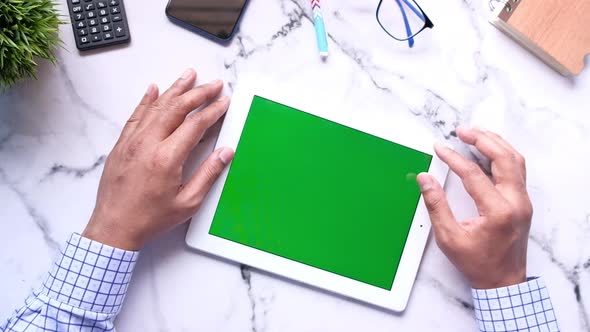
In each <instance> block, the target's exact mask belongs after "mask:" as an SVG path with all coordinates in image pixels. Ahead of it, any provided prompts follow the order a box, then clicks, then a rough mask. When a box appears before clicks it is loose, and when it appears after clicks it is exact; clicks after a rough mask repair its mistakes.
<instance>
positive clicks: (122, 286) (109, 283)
mask: <svg viewBox="0 0 590 332" xmlns="http://www.w3.org/2000/svg"><path fill="white" fill-rule="evenodd" d="M138 256H139V252H137V251H127V250H122V249H117V248H113V247H110V246H107V245H105V244H102V243H100V242H96V241H92V240H90V239H87V238H85V237H82V236H80V234H77V233H74V234H72V235H71V236H70V239H69V240H68V241H67V243H66V246H65V248H64V249H63V250H62V251H61V254H60V255H59V257H58V258H57V260H56V261H55V263H54V264H53V266H52V268H51V270H50V271H49V276H48V277H47V279H46V280H45V282H44V283H43V288H42V290H41V293H42V294H44V295H46V296H48V297H49V298H52V299H55V300H57V301H59V302H62V303H66V304H69V305H71V306H73V307H77V308H81V309H83V310H90V311H94V312H100V313H106V314H117V313H118V312H119V310H120V309H121V304H122V303H123V299H124V298H125V294H126V292H127V287H128V286H129V281H130V279H131V274H132V273H133V269H134V268H135V262H136V261H137V257H138Z"/></svg>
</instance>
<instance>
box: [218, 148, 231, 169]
mask: <svg viewBox="0 0 590 332" xmlns="http://www.w3.org/2000/svg"><path fill="white" fill-rule="evenodd" d="M234 154H235V153H234V150H232V149H230V148H223V149H221V151H219V155H218V157H219V160H221V162H222V163H223V164H224V165H227V164H229V162H230V161H232V159H234Z"/></svg>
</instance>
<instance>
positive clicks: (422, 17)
mask: <svg viewBox="0 0 590 332" xmlns="http://www.w3.org/2000/svg"><path fill="white" fill-rule="evenodd" d="M402 1H403V2H404V3H405V4H406V5H408V7H410V9H411V10H412V11H413V12H414V14H416V16H418V17H419V18H420V19H421V20H422V21H426V19H425V18H424V15H423V14H422V11H421V10H420V9H418V8H416V7H415V6H414V5H413V4H412V2H411V1H408V0H402Z"/></svg>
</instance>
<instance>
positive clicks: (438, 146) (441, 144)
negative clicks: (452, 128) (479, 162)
mask: <svg viewBox="0 0 590 332" xmlns="http://www.w3.org/2000/svg"><path fill="white" fill-rule="evenodd" d="M434 147H435V148H436V149H437V150H444V149H449V150H453V151H455V148H454V147H453V146H452V145H451V144H449V143H447V142H441V141H437V142H436V143H434Z"/></svg>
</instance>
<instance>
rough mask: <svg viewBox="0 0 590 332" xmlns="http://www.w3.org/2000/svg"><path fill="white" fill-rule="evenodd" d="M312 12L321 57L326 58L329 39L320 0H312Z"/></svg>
mask: <svg viewBox="0 0 590 332" xmlns="http://www.w3.org/2000/svg"><path fill="white" fill-rule="evenodd" d="M311 10H312V12H313V24H314V26H315V34H316V37H317V40H318V49H319V50H320V56H321V57H322V58H326V57H327V56H328V37H327V35H326V25H325V24H324V16H323V15H322V6H321V5H320V0H311Z"/></svg>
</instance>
